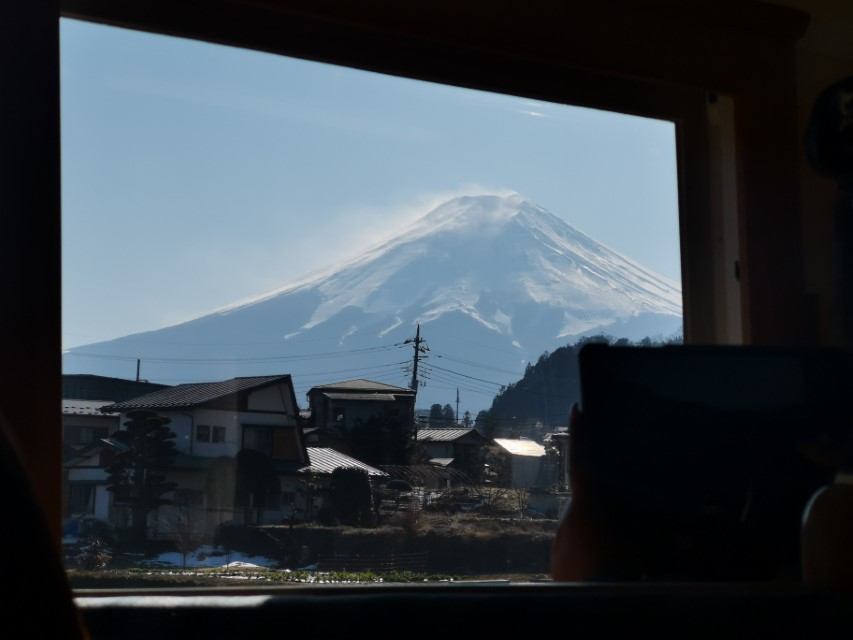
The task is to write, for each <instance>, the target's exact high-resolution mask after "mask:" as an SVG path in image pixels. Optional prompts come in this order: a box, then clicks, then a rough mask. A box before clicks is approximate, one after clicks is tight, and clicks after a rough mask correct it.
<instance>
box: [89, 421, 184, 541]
mask: <svg viewBox="0 0 853 640" xmlns="http://www.w3.org/2000/svg"><path fill="white" fill-rule="evenodd" d="M127 417H128V420H127V422H125V423H124V426H125V429H120V430H119V431H116V432H115V433H113V434H112V435H111V436H110V439H111V440H112V441H113V442H114V443H116V444H117V448H118V449H119V451H118V452H117V453H116V454H115V459H114V460H113V462H112V464H110V465H109V466H107V467H106V469H105V471H106V473H107V476H108V480H107V483H108V485H107V490H108V491H112V492H113V496H114V498H113V500H114V503H116V504H121V503H124V504H126V505H128V506H129V507H130V514H131V521H130V526H129V527H128V532H127V533H128V542H129V543H130V544H131V545H135V546H141V545H143V544H144V543H145V541H146V539H147V537H148V536H147V524H148V513H149V512H150V511H153V510H154V509H157V508H158V507H160V506H162V505H167V504H172V501H171V500H168V499H165V498H163V497H162V496H163V494H165V493H168V492H169V491H174V489H175V487H177V484H176V483H174V482H166V476H164V475H163V473H162V472H163V471H164V470H165V469H167V468H168V467H169V466H171V464H172V462H173V461H174V456H175V432H174V431H172V430H171V429H170V428H169V427H168V425H169V423H170V422H171V420H170V419H169V418H166V417H163V416H160V415H158V414H156V413H155V412H153V411H131V412H129V413H128V414H127Z"/></svg>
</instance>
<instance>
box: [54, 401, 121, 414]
mask: <svg viewBox="0 0 853 640" xmlns="http://www.w3.org/2000/svg"><path fill="white" fill-rule="evenodd" d="M111 403H112V400H75V399H70V398H63V399H62V415H65V416H70V415H75V416H102V415H104V414H109V413H110V412H106V411H101V407H105V406H107V405H108V404H111Z"/></svg>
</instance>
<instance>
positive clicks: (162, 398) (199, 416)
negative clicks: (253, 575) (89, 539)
mask: <svg viewBox="0 0 853 640" xmlns="http://www.w3.org/2000/svg"><path fill="white" fill-rule="evenodd" d="M100 410H101V412H102V413H105V414H119V415H120V416H121V418H120V421H121V422H122V424H124V422H125V421H126V418H127V414H128V413H129V412H132V411H136V410H148V411H153V412H156V413H157V414H158V415H160V416H163V417H165V418H168V419H169V420H170V423H169V425H168V426H169V428H170V429H172V431H174V432H175V434H176V437H175V443H176V447H175V449H176V452H177V455H176V456H175V460H174V463H173V465H172V466H171V467H170V468H169V470H168V472H167V474H166V476H167V480H169V481H172V482H176V483H177V485H178V488H177V489H176V490H175V495H174V502H175V505H174V508H175V509H181V508H182V509H183V511H184V514H183V515H181V519H183V520H186V518H187V515H186V514H193V516H194V517H195V518H196V521H198V519H199V518H202V520H203V521H202V522H200V523H198V524H197V525H194V526H198V528H199V529H200V530H203V531H204V532H206V533H210V532H212V531H214V530H215V528H216V527H217V526H218V525H220V524H221V523H223V522H226V521H233V522H237V523H242V524H269V523H278V522H281V520H282V519H283V518H285V517H288V516H290V514H291V513H292V512H293V511H294V509H297V508H298V507H297V505H296V500H297V495H298V494H300V493H301V489H302V486H303V485H304V483H305V476H304V474H303V473H302V470H303V469H305V468H306V467H309V466H310V461H309V458H308V450H307V447H306V444H305V441H304V438H303V434H302V429H301V426H300V423H299V420H298V415H299V408H298V406H297V404H296V396H295V394H294V390H293V382H292V380H291V377H290V375H272V376H253V377H241V378H232V379H231V380H224V381H221V382H203V383H192V384H181V385H177V386H174V387H169V388H165V389H161V390H159V391H154V392H152V393H148V394H145V395H142V396H139V397H137V398H132V399H129V400H125V401H122V402H116V403H113V404H109V405H106V406H103V407H101V409H100ZM266 464H269V469H270V472H269V474H268V476H267V477H268V478H269V477H270V476H272V477H274V478H277V479H278V482H271V483H270V484H269V485H265V486H257V485H253V484H252V482H254V481H253V480H251V479H250V478H258V477H261V476H262V475H263V473H261V470H259V469H258V466H259V465H260V466H264V465H266ZM244 473H245V474H246V477H245V478H243V482H244V484H243V486H246V487H247V495H239V494H237V493H235V491H236V485H237V484H238V479H240V478H241V477H243V476H242V475H241V474H244ZM246 483H248V484H246ZM126 511H127V510H126V509H124V508H116V507H115V505H114V508H113V509H112V510H111V515H110V521H111V522H112V523H113V524H115V525H119V526H123V525H125V524H127V520H126V519H127V518H128V516H129V514H128V513H126ZM170 515H171V520H172V521H171V522H169V520H170V518H169V517H168V516H170ZM176 519H178V515H176V514H170V513H169V510H168V509H167V510H165V512H164V511H162V510H161V513H160V514H159V515H158V519H157V521H156V522H153V523H152V526H153V527H154V529H155V530H154V531H152V532H151V535H158V534H163V533H167V532H168V531H167V529H168V528H169V527H170V526H172V525H174V521H175V520H176ZM164 521H165V522H164Z"/></svg>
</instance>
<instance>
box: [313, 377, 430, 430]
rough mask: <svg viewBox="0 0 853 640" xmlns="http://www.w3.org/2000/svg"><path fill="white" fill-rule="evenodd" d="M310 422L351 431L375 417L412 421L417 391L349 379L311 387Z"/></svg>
mask: <svg viewBox="0 0 853 640" xmlns="http://www.w3.org/2000/svg"><path fill="white" fill-rule="evenodd" d="M306 395H307V396H308V409H309V415H310V418H309V419H310V422H311V425H313V426H314V427H316V428H318V429H320V430H325V431H329V430H340V429H343V430H351V429H352V428H354V427H355V426H356V425H357V424H358V423H360V422H363V423H366V422H368V421H370V420H371V419H373V418H377V417H378V418H381V419H389V418H397V419H399V420H400V421H401V422H404V423H406V424H412V422H413V420H414V415H415V396H416V392H415V391H413V390H412V389H409V388H406V387H396V386H393V385H390V384H384V383H382V382H373V381H371V380H364V379H358V380H346V381H344V382H334V383H332V384H324V385H321V386H317V387H312V388H311V389H309V390H308V393H307V394H306Z"/></svg>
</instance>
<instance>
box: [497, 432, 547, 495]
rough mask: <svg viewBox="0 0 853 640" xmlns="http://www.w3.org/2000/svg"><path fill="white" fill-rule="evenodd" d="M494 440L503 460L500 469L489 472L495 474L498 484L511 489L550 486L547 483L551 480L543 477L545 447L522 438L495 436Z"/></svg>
mask: <svg viewBox="0 0 853 640" xmlns="http://www.w3.org/2000/svg"><path fill="white" fill-rule="evenodd" d="M494 442H495V444H497V445H498V447H499V448H500V449H499V450H500V453H501V454H502V457H503V459H504V461H505V464H504V465H503V468H502V469H501V470H500V471H497V470H493V471H492V472H491V473H492V474H497V477H496V481H497V483H498V484H500V485H501V486H505V487H511V488H513V489H532V488H540V487H548V488H550V485H549V484H548V483H549V482H550V483H551V484H553V480H552V479H547V478H544V477H543V476H544V475H545V474H544V473H543V468H544V465H543V462H544V460H545V455H546V452H545V447H543V446H542V445H541V444H539V443H538V442H536V441H535V440H527V439H523V438H522V439H513V438H495V440H494Z"/></svg>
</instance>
